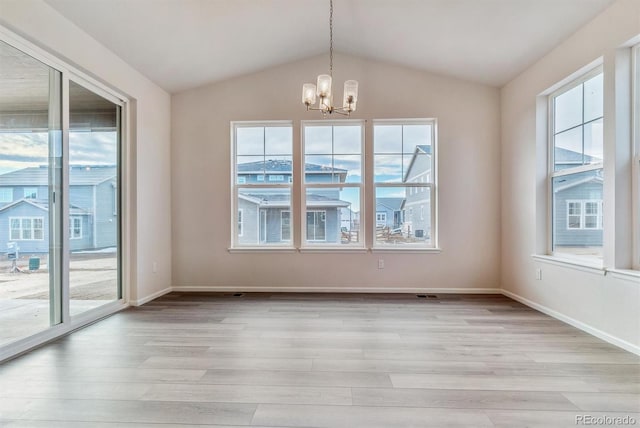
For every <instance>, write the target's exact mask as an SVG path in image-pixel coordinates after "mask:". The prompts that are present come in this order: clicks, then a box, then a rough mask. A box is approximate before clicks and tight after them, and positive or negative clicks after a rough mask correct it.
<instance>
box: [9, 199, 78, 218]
mask: <svg viewBox="0 0 640 428" xmlns="http://www.w3.org/2000/svg"><path fill="white" fill-rule="evenodd" d="M21 204H27V205H32V206H33V207H35V208H38V209H41V210H42V211H47V212H48V211H49V201H47V200H42V199H26V198H23V199H18V200H17V201H14V202H11V203H10V204H7V205H5V206H3V207H2V208H0V213H1V212H3V211H8V210H10V209H12V208H14V207H16V206H18V205H21ZM89 214H90V213H89V211H87V210H84V209H82V208H79V207H78V206H76V205H71V206H70V207H69V215H89Z"/></svg>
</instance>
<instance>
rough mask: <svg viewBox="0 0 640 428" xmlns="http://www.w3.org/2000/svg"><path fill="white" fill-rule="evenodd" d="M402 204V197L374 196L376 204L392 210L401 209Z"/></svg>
mask: <svg viewBox="0 0 640 428" xmlns="http://www.w3.org/2000/svg"><path fill="white" fill-rule="evenodd" d="M402 204H404V198H376V206H377V205H384V206H385V207H387V208H389V209H390V210H392V211H400V210H402Z"/></svg>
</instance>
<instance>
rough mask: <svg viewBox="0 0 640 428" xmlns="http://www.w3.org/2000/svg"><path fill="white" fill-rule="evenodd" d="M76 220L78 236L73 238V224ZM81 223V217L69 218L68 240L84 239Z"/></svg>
mask: <svg viewBox="0 0 640 428" xmlns="http://www.w3.org/2000/svg"><path fill="white" fill-rule="evenodd" d="M76 220H79V221H80V234H79V235H78V236H74V234H73V232H74V230H75V226H74V224H73V223H74V222H75V221H76ZM82 223H83V221H82V217H81V216H71V217H69V239H71V240H74V239H82V238H83V237H84V230H83V229H84V226H83V224H82Z"/></svg>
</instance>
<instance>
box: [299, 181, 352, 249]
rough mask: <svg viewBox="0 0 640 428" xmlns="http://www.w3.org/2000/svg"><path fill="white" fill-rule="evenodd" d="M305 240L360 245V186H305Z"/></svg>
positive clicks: (308, 241)
mask: <svg viewBox="0 0 640 428" xmlns="http://www.w3.org/2000/svg"><path fill="white" fill-rule="evenodd" d="M306 210H307V214H306V225H305V227H306V242H307V243H314V242H315V243H323V244H335V245H341V244H342V245H358V246H360V245H361V243H362V241H361V233H360V232H361V231H360V189H359V188H358V187H331V188H307V191H306Z"/></svg>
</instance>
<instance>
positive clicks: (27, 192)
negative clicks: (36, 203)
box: [24, 187, 38, 199]
mask: <svg viewBox="0 0 640 428" xmlns="http://www.w3.org/2000/svg"><path fill="white" fill-rule="evenodd" d="M24 198H25V199H38V188H37V187H25V188H24Z"/></svg>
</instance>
